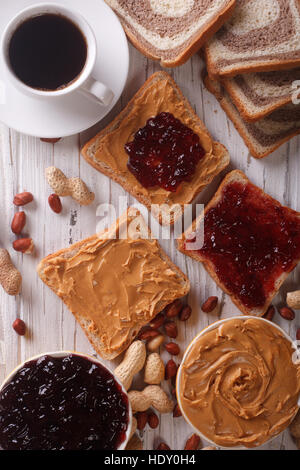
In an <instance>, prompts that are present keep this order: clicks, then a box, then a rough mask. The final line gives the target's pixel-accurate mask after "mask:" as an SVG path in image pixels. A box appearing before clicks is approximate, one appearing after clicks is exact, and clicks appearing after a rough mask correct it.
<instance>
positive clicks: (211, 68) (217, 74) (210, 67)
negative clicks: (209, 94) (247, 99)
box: [205, 46, 300, 80]
mask: <svg viewBox="0 0 300 470" xmlns="http://www.w3.org/2000/svg"><path fill="white" fill-rule="evenodd" d="M205 62H206V66H207V72H208V75H209V77H210V78H211V79H213V80H222V79H224V78H232V77H236V76H237V75H243V74H247V73H255V72H278V71H279V70H291V69H295V68H297V67H299V66H300V58H299V59H297V60H295V59H293V60H287V59H286V60H284V59H283V58H282V59H281V60H276V61H275V60H274V61H273V62H271V63H270V62H269V61H268V62H266V61H265V62H264V61H257V62H256V63H255V65H250V64H249V63H248V64H247V65H246V64H245V65H240V66H239V68H234V69H230V70H223V71H221V70H220V69H218V68H217V67H216V66H215V64H214V62H213V61H212V57H211V54H210V53H209V52H208V46H205Z"/></svg>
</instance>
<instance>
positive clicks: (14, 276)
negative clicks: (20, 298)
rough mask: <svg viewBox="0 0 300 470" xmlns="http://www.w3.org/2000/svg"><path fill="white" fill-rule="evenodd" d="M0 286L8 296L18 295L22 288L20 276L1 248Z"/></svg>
mask: <svg viewBox="0 0 300 470" xmlns="http://www.w3.org/2000/svg"><path fill="white" fill-rule="evenodd" d="M0 284H1V286H2V287H3V289H4V290H5V292H6V293H7V294H8V295H18V294H19V293H20V290H21V286H22V276H21V274H20V273H19V271H18V270H17V269H16V268H15V266H14V265H13V262H12V260H11V257H10V254H9V253H8V251H7V250H4V249H3V248H1V249H0Z"/></svg>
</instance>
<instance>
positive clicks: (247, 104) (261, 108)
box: [222, 68, 300, 122]
mask: <svg viewBox="0 0 300 470" xmlns="http://www.w3.org/2000/svg"><path fill="white" fill-rule="evenodd" d="M295 80H300V69H299V68H298V69H293V70H283V71H279V72H261V73H249V74H244V75H237V76H236V77H233V78H226V79H224V80H223V81H222V84H223V85H224V88H225V89H226V91H227V93H228V94H229V96H230V98H231V100H232V102H233V103H234V105H235V106H236V108H237V109H238V111H239V112H240V114H241V116H242V118H243V119H244V121H247V122H256V121H259V120H260V119H263V118H264V117H266V116H269V115H270V114H271V113H272V112H273V111H275V110H276V109H279V108H281V107H283V106H285V105H286V104H288V103H291V102H292V98H293V93H294V89H293V82H295Z"/></svg>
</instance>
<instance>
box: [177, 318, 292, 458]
mask: <svg viewBox="0 0 300 470" xmlns="http://www.w3.org/2000/svg"><path fill="white" fill-rule="evenodd" d="M250 318H251V319H253V318H255V319H257V320H259V321H262V322H265V323H268V324H270V325H272V326H273V327H275V328H277V329H278V330H279V331H280V332H281V333H282V334H283V336H284V337H285V338H286V339H287V340H288V341H290V343H291V344H292V347H293V349H296V347H295V341H293V340H292V338H291V337H290V336H289V335H288V334H287V333H286V332H285V331H284V330H283V329H282V328H280V326H278V325H276V324H275V323H273V322H270V321H269V320H266V319H265V318H261V317H253V316H250V315H241V316H238V317H230V318H224V319H223V320H219V321H217V322H215V323H212V324H211V325H209V326H207V327H206V328H204V329H203V330H202V331H201V332H200V333H199V334H198V335H197V336H196V337H195V338H194V339H193V340H192V341H191V343H190V344H189V346H188V347H187V349H186V351H185V353H184V356H183V358H182V361H181V364H180V367H179V369H178V373H177V379H176V395H177V401H178V404H179V406H180V409H181V412H182V416H183V417H184V419H185V420H186V422H187V423H188V424H189V425H190V426H191V427H192V428H193V430H194V431H195V433H196V434H198V435H199V436H200V437H201V438H202V439H204V440H205V441H207V442H209V443H210V444H211V445H213V446H217V447H219V448H221V449H230V450H241V449H247V450H249V448H246V447H244V446H236V447H232V446H220V445H219V444H217V443H216V442H214V441H211V440H210V439H209V438H208V437H206V436H205V435H204V434H202V433H201V432H200V431H199V429H197V428H196V427H195V426H194V425H193V424H192V423H191V421H190V420H189V418H188V417H187V416H186V414H185V412H184V409H183V406H182V404H181V397H180V381H181V376H182V366H183V364H184V362H185V360H186V358H187V356H188V354H189V352H190V350H191V349H192V347H193V346H194V344H195V343H196V342H197V340H198V339H199V338H200V337H201V336H203V335H205V334H206V333H208V332H209V331H212V330H215V329H216V328H218V327H219V326H220V325H222V324H223V323H226V322H228V321H232V320H236V319H240V320H247V319H250ZM298 405H299V407H300V395H299V401H298ZM282 432H284V431H282ZM282 432H281V433H280V434H277V435H276V436H273V437H271V438H270V439H269V440H268V441H266V442H264V443H263V445H266V444H267V443H270V442H271V441H273V440H274V439H276V438H278V436H280V435H281V434H282ZM260 447H262V446H257V447H254V449H259V448H260Z"/></svg>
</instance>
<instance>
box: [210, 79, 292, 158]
mask: <svg viewBox="0 0 300 470" xmlns="http://www.w3.org/2000/svg"><path fill="white" fill-rule="evenodd" d="M204 83H205V86H206V88H207V89H208V90H209V91H210V92H211V93H213V94H214V95H215V97H216V98H217V100H218V101H219V103H220V105H221V106H222V108H223V110H224V111H225V113H226V114H227V116H228V117H229V119H231V121H232V122H233V124H234V126H235V128H236V129H237V131H238V132H239V134H240V136H241V137H242V139H243V140H244V142H245V144H246V145H247V147H248V149H249V151H250V153H251V155H252V156H253V157H255V158H264V157H267V156H268V155H270V154H271V153H273V152H274V151H275V150H276V149H277V148H278V147H280V146H281V145H283V144H284V143H285V142H287V141H289V140H290V139H292V138H293V137H295V136H296V135H298V134H300V105H297V106H296V105H294V104H292V103H290V104H287V105H285V106H283V107H282V108H279V109H277V110H276V111H273V113H272V114H270V115H269V116H267V117H265V118H263V119H260V120H259V121H256V122H251V123H250V122H246V121H245V120H243V118H242V117H241V115H240V113H239V111H238V110H237V108H236V107H235V106H234V104H233V103H232V101H231V99H230V96H229V94H228V93H227V92H226V90H225V89H224V87H223V86H222V85H221V83H220V82H217V81H215V80H211V79H210V78H209V77H208V76H207V77H205V78H204Z"/></svg>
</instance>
